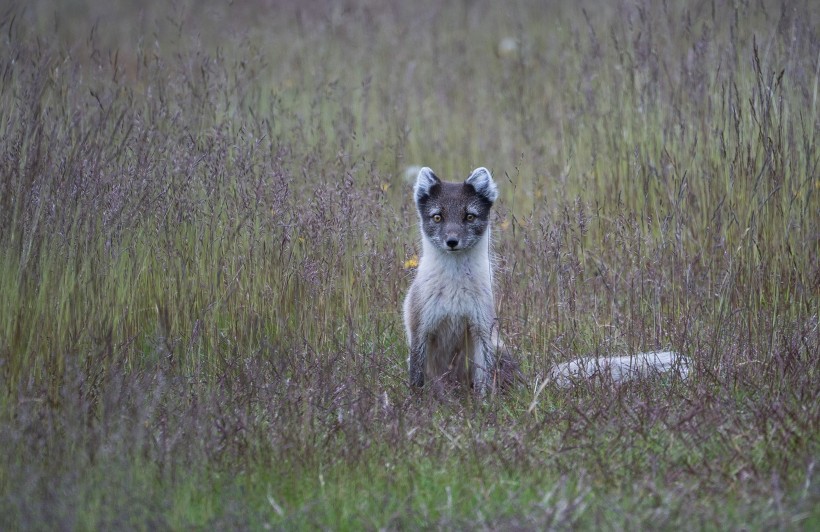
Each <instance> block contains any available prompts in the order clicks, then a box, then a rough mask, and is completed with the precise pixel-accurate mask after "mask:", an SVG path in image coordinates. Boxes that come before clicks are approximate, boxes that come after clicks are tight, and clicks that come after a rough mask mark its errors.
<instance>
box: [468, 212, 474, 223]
mask: <svg viewBox="0 0 820 532" xmlns="http://www.w3.org/2000/svg"><path fill="white" fill-rule="evenodd" d="M473 220H475V214H473V213H471V212H470V213H467V221H468V222H472V221H473Z"/></svg>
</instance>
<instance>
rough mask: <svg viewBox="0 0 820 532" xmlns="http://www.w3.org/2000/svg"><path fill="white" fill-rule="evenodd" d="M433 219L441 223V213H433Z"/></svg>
mask: <svg viewBox="0 0 820 532" xmlns="http://www.w3.org/2000/svg"><path fill="white" fill-rule="evenodd" d="M433 221H434V222H436V223H439V222H440V221H441V215H440V214H434V215H433Z"/></svg>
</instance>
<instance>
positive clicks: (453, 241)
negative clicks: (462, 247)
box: [447, 238, 458, 249]
mask: <svg viewBox="0 0 820 532" xmlns="http://www.w3.org/2000/svg"><path fill="white" fill-rule="evenodd" d="M457 245H458V240H457V239H455V238H448V239H447V247H448V248H450V249H455V248H456V246H457Z"/></svg>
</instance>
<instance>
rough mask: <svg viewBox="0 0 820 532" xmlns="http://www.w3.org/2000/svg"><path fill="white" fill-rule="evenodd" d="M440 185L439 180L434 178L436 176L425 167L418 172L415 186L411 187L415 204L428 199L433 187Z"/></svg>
mask: <svg viewBox="0 0 820 532" xmlns="http://www.w3.org/2000/svg"><path fill="white" fill-rule="evenodd" d="M439 184H441V180H440V179H439V178H438V177H436V174H434V173H433V171H432V170H430V169H429V168H427V167H426V166H425V167H424V168H422V169H421V170H419V175H418V177H417V178H416V186H415V187H413V197H415V199H416V203H418V202H420V201H422V200H424V199H426V198H428V197H429V196H430V194H432V190H433V188H434V187H437V186H438V185H439Z"/></svg>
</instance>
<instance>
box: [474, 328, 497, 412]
mask: <svg viewBox="0 0 820 532" xmlns="http://www.w3.org/2000/svg"><path fill="white" fill-rule="evenodd" d="M474 343H475V352H474V355H473V387H474V389H475V391H476V392H477V393H478V395H480V396H482V397H484V396H486V395H487V393H488V392H490V391H492V387H493V375H494V374H495V371H494V370H495V349H493V346H492V345H491V343H490V338H485V337H484V336H483V335H480V336H478V337H477V338H476V339H475V340H474Z"/></svg>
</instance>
